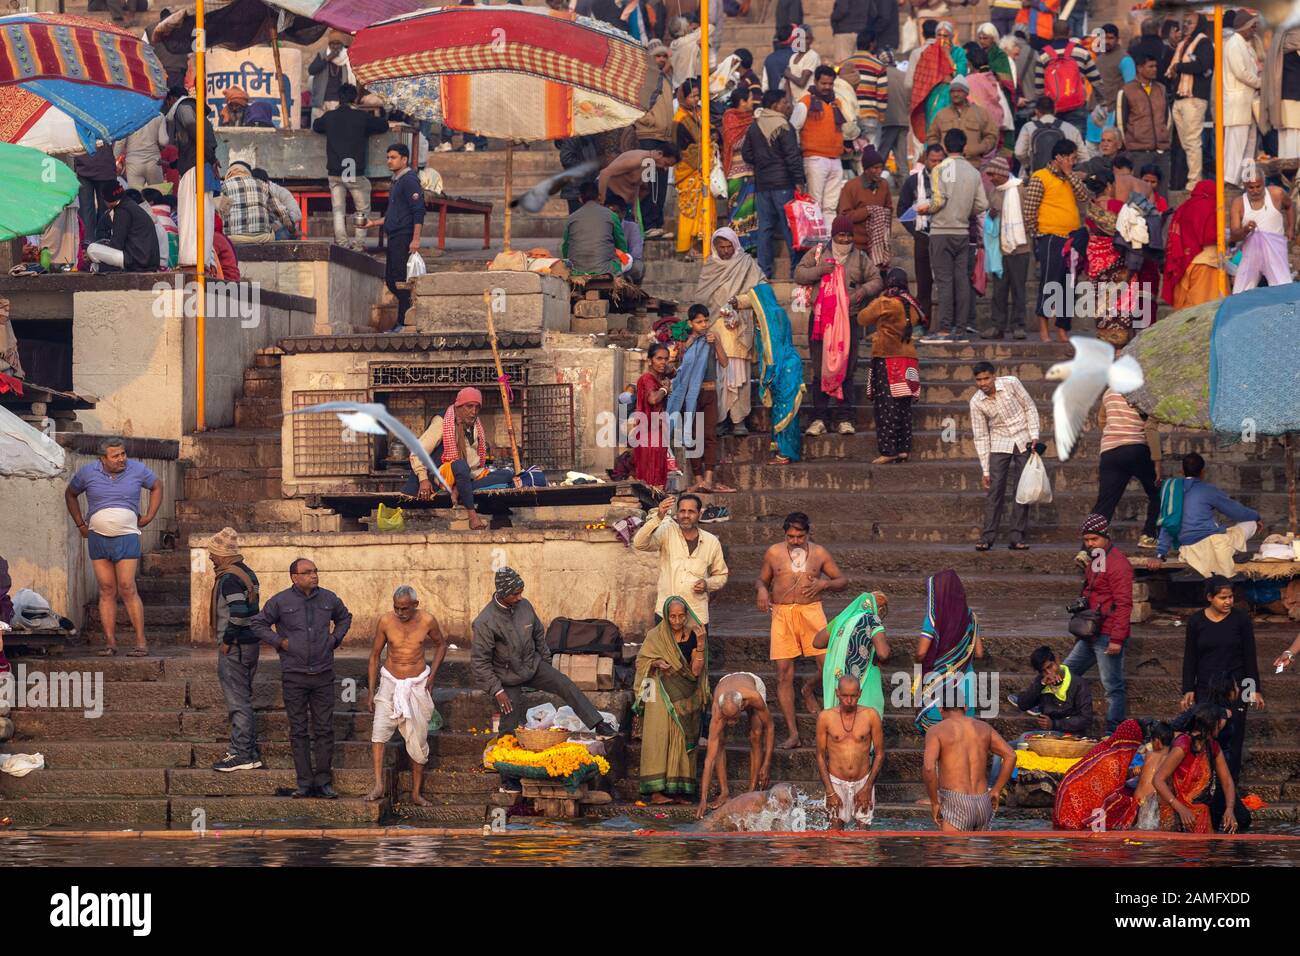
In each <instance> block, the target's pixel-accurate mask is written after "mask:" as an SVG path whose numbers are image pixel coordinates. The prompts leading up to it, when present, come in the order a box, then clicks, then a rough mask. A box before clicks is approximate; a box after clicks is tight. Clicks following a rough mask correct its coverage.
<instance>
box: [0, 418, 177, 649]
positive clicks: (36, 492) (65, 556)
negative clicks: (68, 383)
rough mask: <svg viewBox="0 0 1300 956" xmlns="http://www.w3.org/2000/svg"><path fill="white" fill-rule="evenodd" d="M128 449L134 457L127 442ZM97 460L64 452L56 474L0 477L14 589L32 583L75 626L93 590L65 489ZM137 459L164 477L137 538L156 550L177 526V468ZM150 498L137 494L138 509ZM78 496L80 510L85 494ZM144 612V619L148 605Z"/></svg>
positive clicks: (4, 542) (1, 549)
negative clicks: (159, 498) (153, 512)
mask: <svg viewBox="0 0 1300 956" xmlns="http://www.w3.org/2000/svg"><path fill="white" fill-rule="evenodd" d="M82 414H85V413H84V412H83V413H82ZM127 453H128V455H130V456H131V457H132V458H135V457H137V456H136V455H134V454H131V449H130V448H129V447H128V449H127ZM95 460H96V459H95V456H94V455H87V454H81V453H79V452H74V451H68V452H67V457H66V463H65V465H64V470H63V474H62V475H61V476H60V477H58V478H42V479H31V478H9V477H0V501H2V502H4V507H3V512H4V520H3V521H0V555H3V556H4V558H5V560H6V561H8V562H9V574H10V576H11V577H12V578H13V592H14V593H16V592H17V591H18V590H20V589H21V588H32V589H33V590H35V591H36V592H37V593H39V594H41V595H43V596H44V597H45V598H46V599H47V600H48V601H49V602H50V607H52V608H53V609H54V610H55V611H56V612H57V613H59V614H62V615H63V616H64V617H68V618H71V619H72V621H73V622H74V623H75V624H76V625H77V626H78V627H81V626H82V625H83V623H84V618H85V605H86V602H87V601H90V600H92V599H93V598H94V597H95V595H96V593H97V590H96V586H95V575H94V572H93V570H92V569H91V566H90V559H89V557H88V556H87V554H86V542H85V539H83V538H82V537H81V534H80V533H79V532H78V531H77V528H76V526H75V525H74V524H73V523H72V518H71V517H69V516H68V511H67V507H66V505H65V504H64V499H63V492H64V490H65V489H66V488H67V485H68V482H69V481H71V480H72V476H73V474H74V473H75V472H76V471H77V469H78V468H80V467H81V466H82V465H85V464H87V463H89V462H92V461H95ZM139 460H140V461H143V462H144V463H145V464H146V465H148V466H149V467H150V468H151V469H153V472H154V474H156V475H157V476H158V477H159V478H160V479H161V480H162V482H163V502H162V506H161V507H160V508H159V509H158V516H157V518H156V519H155V520H154V522H153V523H152V524H150V525H149V527H147V528H145V529H144V532H143V537H142V539H141V546H142V547H143V549H144V550H145V551H153V550H157V549H158V547H159V545H160V539H161V537H162V534H163V533H164V532H165V531H168V530H172V529H174V528H175V500H176V493H177V491H178V490H179V488H180V481H181V472H180V466H179V463H178V462H177V461H176V460H175V459H174V458H172V459H161V458H145V457H141V458H140V459H139ZM148 500H149V499H148V496H147V495H146V494H141V496H140V507H141V509H142V510H143V508H144V506H145V503H146V502H148ZM81 501H82V506H81V507H82V514H83V515H84V514H85V507H86V506H85V498H84V497H83V498H82V499H81ZM145 616H146V620H147V619H148V610H147V609H146V611H145Z"/></svg>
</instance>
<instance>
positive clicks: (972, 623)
mask: <svg viewBox="0 0 1300 956" xmlns="http://www.w3.org/2000/svg"><path fill="white" fill-rule="evenodd" d="M916 656H917V658H918V659H919V660H920V661H921V676H920V677H919V678H918V679H917V685H915V686H913V688H912V693H913V696H914V698H915V699H916V701H917V706H918V707H919V711H918V713H917V715H916V726H917V729H918V730H921V731H924V730H926V729H927V728H929V727H932V726H934V725H935V724H937V723H938V722H939V719H940V718H939V705H940V704H944V703H945V702H944V701H942V700H940V699H939V698H938V695H939V694H940V692H941V688H942V687H943V686H945V685H944V681H945V679H946V678H947V677H948V675H950V674H962V675H965V676H964V677H963V679H962V688H963V694H964V696H965V701H964V702H965V704H966V714H967V716H969V717H973V716H975V709H976V708H975V699H976V698H975V667H974V664H973V661H974V660H975V659H976V658H982V657H983V656H984V645H983V644H982V643H981V642H980V633H979V622H978V621H976V619H975V612H974V611H972V610H971V609H970V606H969V605H968V604H967V603H966V588H965V587H963V586H962V583H961V578H959V577H957V572H956V571H952V570H948V571H940V572H939V573H938V574H935V575H933V576H931V577H930V579H929V580H927V581H926V582H925V621H924V622H923V623H922V624H921V641H920V643H919V644H918V645H917V648H916Z"/></svg>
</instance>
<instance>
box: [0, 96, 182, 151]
mask: <svg viewBox="0 0 1300 956" xmlns="http://www.w3.org/2000/svg"><path fill="white" fill-rule="evenodd" d="M19 85H20V86H22V87H24V88H25V89H27V90H29V91H30V92H32V93H35V94H36V95H37V96H39V97H41V98H42V99H45V100H48V101H49V102H50V103H52V104H54V106H56V107H58V108H59V109H61V110H63V112H65V113H67V114H68V115H69V116H70V117H72V121H73V122H74V123H75V124H76V126H77V135H78V136H80V137H81V143H82V145H83V146H85V147H86V152H89V153H93V152H94V151H95V140H97V139H99V140H103V141H104V142H105V143H112V142H115V141H117V140H119V139H126V137H127V136H128V135H130V134H131V133H134V132H135V131H136V130H138V129H139V128H140V127H141V126H143V125H144V124H145V123H147V122H149V121H150V120H151V119H153V118H154V117H155V116H157V115H158V109H159V107H160V105H161V102H160V101H159V100H155V99H152V98H150V97H148V96H145V95H144V94H143V93H135V92H132V91H131V90H116V89H105V88H103V87H98V86H91V85H90V84H88V83H73V82H71V81H70V80H33V81H31V82H29V83H21V84H19Z"/></svg>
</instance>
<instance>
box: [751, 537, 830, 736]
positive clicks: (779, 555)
mask: <svg viewBox="0 0 1300 956" xmlns="http://www.w3.org/2000/svg"><path fill="white" fill-rule="evenodd" d="M784 527H785V541H784V542H782V543H781V544H774V545H772V546H771V547H770V548H768V549H767V554H765V555H764V556H763V570H762V571H761V572H759V575H758V609H759V610H760V611H764V612H771V614H772V648H771V655H770V656H771V659H772V661H773V662H775V664H776V699H777V702H778V703H780V705H781V714H782V716H783V717H785V726H786V731H787V732H788V733H789V736H788V737H786V739H785V740H784V741H783V742H782V743H781V749H782V750H793V749H794V748H795V747H798V746H799V725H798V724H797V723H796V722H795V710H794V662H795V659H796V658H798V657H800V656H804V657H811V658H812V659H813V660H814V661H815V662H816V664H817V674H816V676H815V677H813V678H811V679H809V680H806V681H804V685H803V702H804V706H805V707H807V708H808V713H810V714H819V713H821V710H822V708H821V705H820V703H818V700H817V693H816V691H817V689H818V688H820V687H821V683H822V675H821V669H822V658H824V657H825V656H826V650H825V649H824V648H821V649H819V648H816V647H814V646H813V639H814V638H815V637H816V636H817V632H818V631H820V630H822V629H823V628H824V627H826V614H825V612H824V611H823V610H822V604H821V600H820V597H821V594H822V592H823V591H843V590H844V589H845V588H846V587H848V586H849V579H848V578H846V577H845V576H844V575H843V574H842V573H841V572H840V569H839V567H838V566H837V565H836V564H835V559H834V558H832V557H831V555H830V552H829V551H827V550H826V549H825V548H823V547H822V546H821V545H820V544H813V543H812V542H811V541H810V540H808V529H809V522H808V516H807V515H806V514H804V513H803V512H802V511H796V512H794V513H793V514H791V515H790V516H789V517H787V518H786V519H785V524H784Z"/></svg>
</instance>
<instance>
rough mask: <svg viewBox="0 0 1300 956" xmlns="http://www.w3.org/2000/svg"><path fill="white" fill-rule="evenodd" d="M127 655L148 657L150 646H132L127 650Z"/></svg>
mask: <svg viewBox="0 0 1300 956" xmlns="http://www.w3.org/2000/svg"><path fill="white" fill-rule="evenodd" d="M126 656H127V657H148V656H149V648H147V647H133V648H131V649H130V650H129V651H127V652H126Z"/></svg>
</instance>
